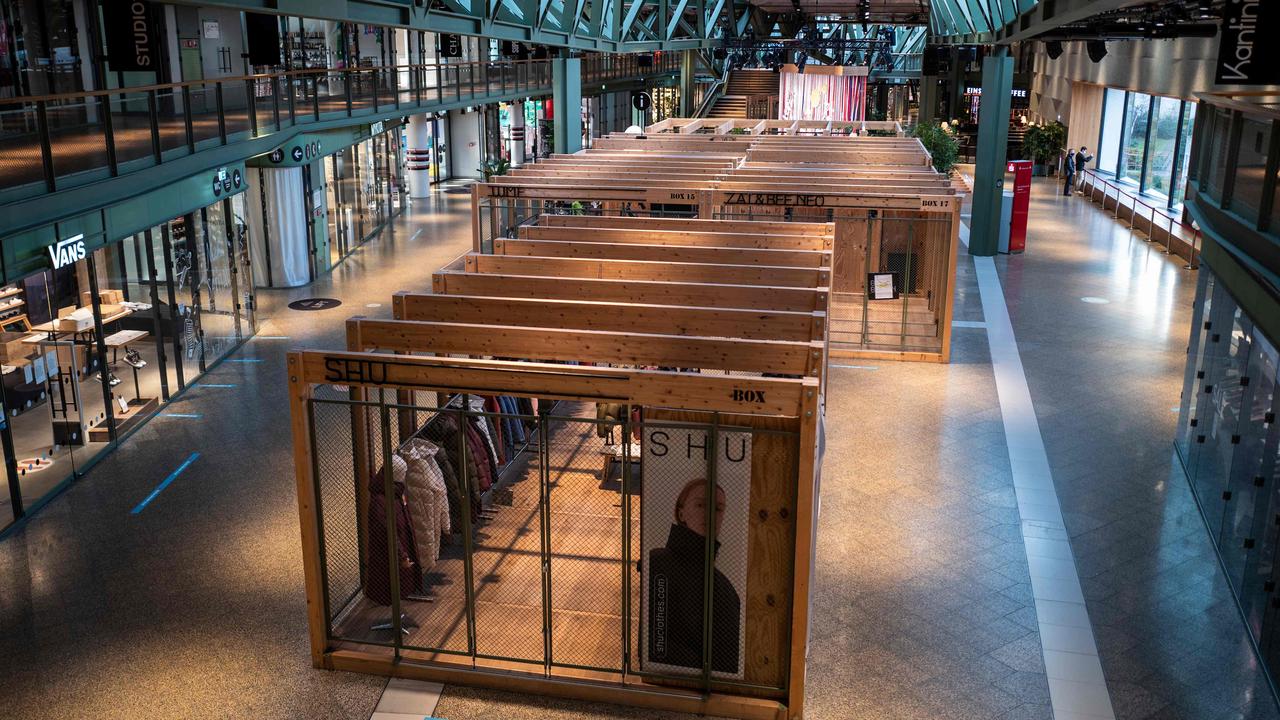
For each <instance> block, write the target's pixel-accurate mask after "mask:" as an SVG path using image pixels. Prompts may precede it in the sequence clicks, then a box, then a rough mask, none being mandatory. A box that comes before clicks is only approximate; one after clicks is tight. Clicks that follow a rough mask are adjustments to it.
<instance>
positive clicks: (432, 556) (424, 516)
mask: <svg viewBox="0 0 1280 720" xmlns="http://www.w3.org/2000/svg"><path fill="white" fill-rule="evenodd" d="M439 452H440V448H438V447H436V446H435V444H433V443H432V442H431V441H430V440H424V439H422V438H412V439H410V440H409V441H408V442H406V443H405V444H404V445H403V446H401V448H400V450H399V455H400V457H402V458H404V461H405V462H406V463H407V464H408V466H409V472H408V473H407V474H406V475H405V486H406V493H405V494H406V497H407V498H408V500H409V517H410V519H411V520H412V521H413V535H414V538H415V539H416V540H417V543H418V559H419V560H421V561H422V569H423V570H424V571H425V570H430V569H431V567H432V566H433V565H435V562H436V560H437V559H438V558H439V557H440V536H441V535H442V534H447V533H448V532H449V491H448V490H447V489H446V488H445V485H444V473H442V472H440V466H439V465H438V464H436V459H435V458H436V455H437V454H438V453H439Z"/></svg>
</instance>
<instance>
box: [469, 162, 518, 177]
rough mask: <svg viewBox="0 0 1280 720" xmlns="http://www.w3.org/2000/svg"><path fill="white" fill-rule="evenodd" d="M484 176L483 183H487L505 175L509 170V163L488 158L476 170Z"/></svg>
mask: <svg viewBox="0 0 1280 720" xmlns="http://www.w3.org/2000/svg"><path fill="white" fill-rule="evenodd" d="M476 169H477V170H479V171H480V173H481V174H483V175H484V181H485V182H489V180H491V179H492V178H495V177H497V176H499V175H506V174H507V173H508V172H510V170H511V161H509V160H507V159H506V158H490V159H488V160H485V161H484V163H483V164H482V165H481V166H480V167H478V168H476Z"/></svg>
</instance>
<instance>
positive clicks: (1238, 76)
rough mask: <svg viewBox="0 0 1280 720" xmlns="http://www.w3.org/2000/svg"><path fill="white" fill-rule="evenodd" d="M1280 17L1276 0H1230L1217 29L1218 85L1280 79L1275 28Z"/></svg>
mask: <svg viewBox="0 0 1280 720" xmlns="http://www.w3.org/2000/svg"><path fill="white" fill-rule="evenodd" d="M1277 21H1280V3H1277V2H1275V0H1227V2H1226V4H1225V5H1224V6H1223V8H1222V28H1221V31H1220V32H1219V33H1218V62H1217V64H1216V67H1215V72H1214V78H1213V79H1214V82H1216V83H1217V84H1219V85H1274V84H1277V83H1280V53H1277V52H1276V44H1275V42H1274V32H1275V30H1276V25H1277Z"/></svg>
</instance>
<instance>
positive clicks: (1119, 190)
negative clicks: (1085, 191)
mask: <svg viewBox="0 0 1280 720" xmlns="http://www.w3.org/2000/svg"><path fill="white" fill-rule="evenodd" d="M1080 173H1081V176H1082V177H1081V184H1083V183H1084V182H1085V181H1087V180H1089V179H1092V183H1091V185H1090V190H1089V199H1090V200H1091V201H1092V200H1094V193H1095V191H1096V189H1097V187H1098V183H1099V182H1101V183H1102V202H1101V204H1102V206H1103V207H1104V208H1105V207H1106V203H1107V198H1109V197H1111V190H1112V189H1113V188H1114V189H1115V193H1116V194H1115V201H1116V206H1115V214H1114V215H1113V216H1112V217H1113V218H1115V219H1116V220H1119V219H1120V207H1121V202H1120V199H1121V198H1122V197H1127V198H1129V199H1130V200H1131V201H1133V205H1132V206H1131V207H1129V208H1128V209H1129V237H1130V238H1132V237H1133V234H1134V225H1135V221H1136V219H1137V217H1138V206H1142V207H1144V208H1146V209H1147V210H1149V211H1150V215H1149V217H1148V218H1147V230H1146V237H1145V238H1143V240H1145V241H1146V242H1156V240H1155V229H1156V216H1157V214H1158V215H1159V216H1160V217H1162V218H1164V219H1165V221H1166V226H1165V234H1166V235H1167V236H1168V237H1170V238H1175V237H1178V236H1177V235H1174V232H1173V226H1174V219H1173V217H1172V216H1170V215H1167V214H1165V213H1164V212H1160V213H1157V212H1156V209H1157V208H1156V206H1155V205H1151V204H1150V203H1147V202H1145V201H1143V200H1142V198H1141V197H1140V196H1139V195H1137V194H1134V193H1133V192H1130V191H1129V190H1127V189H1125V188H1124V187H1123V186H1122V185H1121V184H1120V183H1118V182H1112V181H1111V180H1109V179H1107V178H1106V177H1105V176H1103V175H1099V174H1098V171H1097V170H1089V169H1087V168H1086V169H1084V170H1081V171H1080ZM1178 226H1179V227H1181V228H1183V229H1186V230H1190V231H1191V233H1192V236H1191V243H1190V245H1191V257H1189V258H1188V262H1187V264H1186V265H1184V266H1183V267H1184V268H1186V269H1188V270H1194V269H1196V268H1197V267H1199V263H1197V262H1196V256H1197V254H1198V252H1199V248H1198V246H1197V245H1198V240H1199V239H1200V228H1197V227H1195V226H1194V225H1186V224H1184V223H1181V222H1179V223H1178ZM1178 239H1181V238H1178ZM1170 244H1171V243H1168V242H1166V243H1165V244H1164V254H1165V255H1169V254H1171V253H1172V252H1173V251H1172V250H1171V248H1170Z"/></svg>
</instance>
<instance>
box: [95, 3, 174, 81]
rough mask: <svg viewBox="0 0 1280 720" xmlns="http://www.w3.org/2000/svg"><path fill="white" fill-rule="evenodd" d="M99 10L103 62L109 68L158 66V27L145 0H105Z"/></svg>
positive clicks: (153, 69)
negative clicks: (104, 45) (104, 51)
mask: <svg viewBox="0 0 1280 720" xmlns="http://www.w3.org/2000/svg"><path fill="white" fill-rule="evenodd" d="M103 4H104V5H105V6H106V7H105V8H104V10H105V11H104V12H103V14H102V21H103V25H104V30H105V31H106V36H107V64H108V66H109V67H110V68H111V69H112V70H130V71H137V70H143V71H151V72H156V71H158V70H159V69H160V58H159V54H158V52H157V50H158V48H159V47H160V44H159V42H158V37H159V32H160V29H159V28H158V27H157V26H156V22H155V13H153V12H152V11H151V3H150V2H147V0H114V2H113V1H111V0H108V1H107V2H105V3H103Z"/></svg>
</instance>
